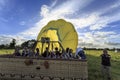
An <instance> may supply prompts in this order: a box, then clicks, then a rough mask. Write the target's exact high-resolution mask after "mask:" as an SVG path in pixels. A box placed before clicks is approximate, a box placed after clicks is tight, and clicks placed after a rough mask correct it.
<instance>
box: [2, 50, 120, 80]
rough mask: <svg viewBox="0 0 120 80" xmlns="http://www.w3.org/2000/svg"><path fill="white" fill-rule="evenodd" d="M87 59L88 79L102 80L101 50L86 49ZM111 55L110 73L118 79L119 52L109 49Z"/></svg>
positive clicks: (3, 51)
mask: <svg viewBox="0 0 120 80" xmlns="http://www.w3.org/2000/svg"><path fill="white" fill-rule="evenodd" d="M13 52H14V50H9V49H7V50H5V49H1V50H0V54H9V53H10V54H12V53H13ZM85 52H86V55H87V60H88V76H89V79H88V80H102V76H101V64H100V63H101V57H100V55H101V54H102V50H99V51H95V50H86V51H85ZM109 54H110V55H111V65H112V66H111V75H112V80H120V52H118V53H115V52H114V51H109Z"/></svg>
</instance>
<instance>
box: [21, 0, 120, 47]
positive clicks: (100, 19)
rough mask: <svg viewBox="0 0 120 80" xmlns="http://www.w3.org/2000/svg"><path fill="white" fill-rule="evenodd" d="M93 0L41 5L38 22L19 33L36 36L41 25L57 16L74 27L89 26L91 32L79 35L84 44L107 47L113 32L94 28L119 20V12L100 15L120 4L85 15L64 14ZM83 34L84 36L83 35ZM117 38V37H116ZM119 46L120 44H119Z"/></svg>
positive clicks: (55, 18)
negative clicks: (73, 16) (72, 16)
mask: <svg viewBox="0 0 120 80" xmlns="http://www.w3.org/2000/svg"><path fill="white" fill-rule="evenodd" d="M92 1H93V0H66V1H65V2H64V3H62V4H59V5H58V6H55V7H54V8H53V6H54V5H55V4H56V3H57V0H56V1H55V2H54V3H53V4H52V6H47V5H42V7H41V11H40V16H41V19H40V21H39V22H37V23H36V24H35V26H33V27H31V28H30V29H28V30H26V31H24V32H21V33H20V35H22V36H24V37H27V36H30V37H37V34H38V33H39V32H40V30H41V29H42V27H44V26H45V25H46V24H47V23H48V22H49V21H50V20H57V19H59V18H63V19H65V20H67V21H69V22H72V23H73V25H74V26H75V28H76V29H78V28H81V29H83V28H85V27H86V28H89V29H90V30H92V31H93V32H87V33H82V37H81V35H79V39H80V41H81V42H82V43H84V44H86V45H87V44H89V45H92V46H94V47H96V46H98V45H99V47H109V45H106V44H105V42H108V41H109V39H111V37H112V36H115V35H116V34H115V32H112V31H110V32H100V31H97V32H96V31H95V30H100V29H103V28H104V27H109V26H108V24H109V23H111V22H114V21H118V20H120V18H119V17H118V16H120V12H119V13H116V14H113V15H111V16H101V15H102V14H104V13H106V12H107V11H110V10H112V9H114V8H117V7H119V6H120V4H118V3H116V4H113V5H111V6H109V7H106V8H104V9H102V10H100V11H98V12H94V13H90V14H86V15H85V16H81V17H77V18H70V17H68V16H66V15H74V14H78V15H80V13H77V11H80V10H81V9H82V8H84V7H86V6H87V5H88V4H89V3H91V2H92ZM83 35H84V36H83ZM116 38H117V37H116ZM119 47H120V45H119Z"/></svg>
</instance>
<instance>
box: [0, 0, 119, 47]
mask: <svg viewBox="0 0 120 80" xmlns="http://www.w3.org/2000/svg"><path fill="white" fill-rule="evenodd" d="M119 16H120V0H100V1H98V0H97V1H96V0H29V1H27V0H0V28H1V29H0V44H9V43H10V41H12V39H13V38H14V39H16V40H17V44H21V43H22V42H24V41H26V40H31V39H36V38H37V35H38V33H39V32H40V30H41V29H42V28H43V27H44V26H45V25H47V23H48V22H49V21H51V20H57V19H64V20H66V21H67V22H71V23H72V24H73V25H74V27H75V29H76V31H77V33H78V39H79V45H80V47H91V48H120V28H119V27H120V18H119Z"/></svg>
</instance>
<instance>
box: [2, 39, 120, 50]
mask: <svg viewBox="0 0 120 80" xmlns="http://www.w3.org/2000/svg"><path fill="white" fill-rule="evenodd" d="M35 42H36V40H34V39H32V40H27V41H25V42H23V43H22V44H21V45H16V39H12V41H11V42H10V43H9V44H1V45H0V49H15V47H19V48H21V49H22V48H24V47H32V48H34V47H35ZM83 49H84V50H103V48H86V47H83ZM106 49H107V50H112V51H114V50H116V49H117V50H119V51H120V48H112V49H109V48H106Z"/></svg>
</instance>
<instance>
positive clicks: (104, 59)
mask: <svg viewBox="0 0 120 80" xmlns="http://www.w3.org/2000/svg"><path fill="white" fill-rule="evenodd" d="M110 58H111V56H110V55H109V54H108V51H107V50H106V49H104V50H103V53H102V55H101V65H102V75H103V78H105V76H106V77H107V79H105V80H111V75H110V66H111V63H110Z"/></svg>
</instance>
